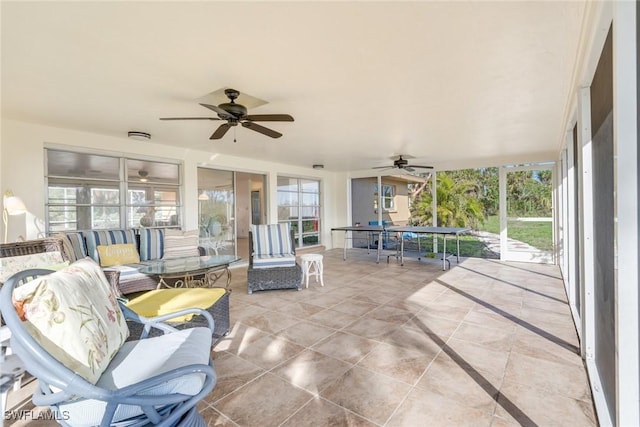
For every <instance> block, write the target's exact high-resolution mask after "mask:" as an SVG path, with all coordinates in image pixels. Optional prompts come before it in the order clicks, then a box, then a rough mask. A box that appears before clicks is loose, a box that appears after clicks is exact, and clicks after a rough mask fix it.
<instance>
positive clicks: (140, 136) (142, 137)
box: [127, 130, 151, 141]
mask: <svg viewBox="0 0 640 427" xmlns="http://www.w3.org/2000/svg"><path fill="white" fill-rule="evenodd" d="M127 136H128V137H129V138H132V139H137V140H138V141H148V140H150V139H151V134H150V133H147V132H139V131H135V130H130V131H129V133H128V134H127Z"/></svg>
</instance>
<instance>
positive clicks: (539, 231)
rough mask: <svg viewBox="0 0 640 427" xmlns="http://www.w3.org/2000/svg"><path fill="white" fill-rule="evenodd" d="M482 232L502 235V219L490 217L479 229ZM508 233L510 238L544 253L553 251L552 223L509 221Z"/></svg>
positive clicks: (494, 216)
mask: <svg viewBox="0 0 640 427" xmlns="http://www.w3.org/2000/svg"><path fill="white" fill-rule="evenodd" d="M478 229H479V230H480V231H487V232H489V233H494V234H500V218H499V217H498V216H497V215H493V216H490V217H489V218H487V220H486V221H485V222H484V224H482V225H480V227H478ZM507 230H508V231H507V233H508V235H509V237H510V238H512V239H515V240H519V241H521V242H525V243H528V244H530V245H531V246H533V247H536V248H538V249H540V250H543V251H550V250H552V249H553V244H552V242H553V229H552V223H551V222H543V221H540V222H521V221H509V222H508V223H507Z"/></svg>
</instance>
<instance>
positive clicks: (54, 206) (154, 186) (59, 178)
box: [44, 147, 184, 234]
mask: <svg viewBox="0 0 640 427" xmlns="http://www.w3.org/2000/svg"><path fill="white" fill-rule="evenodd" d="M44 151H45V153H44V163H45V168H44V169H45V176H44V178H45V179H44V181H45V206H44V207H45V230H46V233H47V234H52V233H57V232H65V231H69V232H71V231H81V230H88V229H96V230H115V229H137V228H166V227H175V228H179V227H180V226H181V223H182V217H183V206H184V204H183V196H182V195H183V171H184V165H183V162H182V161H175V160H171V159H163V158H150V157H135V156H129V155H126V154H120V153H110V152H105V151H93V150H90V151H89V150H74V149H70V148H57V147H45V148H44ZM50 152H56V153H62V155H63V156H64V153H68V155H69V156H79V157H82V156H87V158H92V157H91V156H97V158H101V157H102V158H113V159H117V169H118V170H117V178H115V177H109V178H95V177H88V176H82V174H83V173H84V172H85V171H78V173H77V174H74V172H73V171H70V173H69V174H68V175H65V174H58V175H56V174H53V173H52V174H50V169H51V168H50V164H49V162H50V158H49V154H51V153H50ZM129 161H133V162H145V163H146V164H148V165H153V164H158V167H165V168H166V167H173V166H175V167H176V168H177V171H176V176H175V177H172V178H170V180H173V181H174V182H171V181H170V180H167V179H158V180H156V181H154V180H153V178H152V177H150V178H151V179H147V176H146V175H145V176H144V177H143V176H142V175H141V179H140V181H138V182H136V181H134V179H133V178H132V177H130V176H128V173H127V164H128V162H129ZM111 172H115V171H111ZM112 175H113V173H112ZM142 178H145V180H144V181H143V180H142ZM56 187H58V188H61V189H63V192H69V191H76V193H77V192H78V188H82V187H84V188H86V189H87V194H88V195H91V193H93V192H95V191H96V190H98V189H101V188H105V189H108V190H115V191H117V192H118V202H117V203H114V204H105V203H94V202H92V201H91V200H89V202H88V203H78V202H77V199H76V200H72V203H69V199H68V198H63V199H62V200H60V201H57V202H55V201H52V197H51V191H52V189H53V188H56ZM74 188H75V190H74ZM136 190H142V191H146V192H150V193H151V194H153V195H154V197H153V200H151V202H150V203H149V204H145V207H149V208H152V209H154V210H155V209H156V208H159V210H160V211H165V212H167V211H168V212H173V213H172V214H171V216H173V219H175V221H174V222H173V223H172V222H170V221H158V220H157V219H156V220H154V222H153V223H152V225H150V226H148V227H144V226H142V225H141V224H139V222H140V220H139V219H137V218H136V219H137V220H136V221H135V222H132V221H133V218H134V217H135V214H132V213H131V212H132V209H135V208H136V207H139V204H136V203H132V202H130V192H131V191H136ZM163 191H165V192H168V193H173V192H175V201H174V203H171V202H170V201H169V203H167V202H166V201H165V202H163V201H162V200H159V201H156V197H155V196H156V194H157V193H158V192H163ZM105 207H107V208H115V209H117V212H118V214H117V216H116V219H115V220H114V222H117V224H108V225H107V226H106V227H102V226H96V227H94V225H95V224H96V221H99V220H98V219H97V218H95V217H94V216H93V212H95V209H104V208H105ZM78 208H86V209H88V213H86V212H85V213H84V218H80V215H82V213H81V212H80V211H81V209H80V210H79V209H78ZM58 209H59V210H60V211H61V212H62V216H63V218H62V219H61V220H60V221H54V220H53V218H52V216H55V211H56V210H58ZM69 211H71V212H72V213H69ZM74 216H75V218H74ZM114 216H115V215H114ZM165 216H166V215H165ZM70 217H71V218H70ZM104 220H105V219H103V221H104ZM56 224H62V226H56Z"/></svg>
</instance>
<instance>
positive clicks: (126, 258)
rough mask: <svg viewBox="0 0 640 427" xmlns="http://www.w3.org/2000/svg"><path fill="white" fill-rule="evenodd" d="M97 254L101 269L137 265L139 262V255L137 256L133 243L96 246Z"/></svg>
mask: <svg viewBox="0 0 640 427" xmlns="http://www.w3.org/2000/svg"><path fill="white" fill-rule="evenodd" d="M98 254H100V265H101V266H102V267H111V266H113V265H123V264H137V263H139V262H140V255H138V251H137V250H136V245H134V244H133V243H118V244H115V245H98Z"/></svg>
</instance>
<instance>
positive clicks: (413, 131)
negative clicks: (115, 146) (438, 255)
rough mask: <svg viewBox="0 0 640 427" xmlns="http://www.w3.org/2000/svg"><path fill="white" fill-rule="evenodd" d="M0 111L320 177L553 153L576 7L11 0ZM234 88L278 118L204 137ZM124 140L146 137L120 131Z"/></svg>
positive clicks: (6, 7) (569, 73)
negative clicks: (216, 106) (403, 159)
mask: <svg viewBox="0 0 640 427" xmlns="http://www.w3.org/2000/svg"><path fill="white" fill-rule="evenodd" d="M1 8H2V9H1V19H2V29H1V36H2V51H1V53H2V76H1V78H2V80H1V83H2V88H1V89H2V115H3V117H7V118H13V119H18V120H24V121H29V122H37V123H42V124H47V125H53V126H57V127H64V128H72V129H78V130H83V131H89V132H94V133H100V134H106V135H114V136H124V135H126V133H127V131H128V130H140V131H145V132H149V133H151V134H152V141H153V142H156V143H160V144H170V145H177V146H181V147H185V148H194V149H199V150H207V151H211V152H213V153H222V154H230V155H237V156H242V157H250V158H259V159H264V160H272V161H277V162H281V163H288V164H293V165H298V166H308V167H311V165H312V164H314V163H323V164H324V165H325V168H326V169H327V170H334V171H347V170H359V169H366V168H370V167H373V166H380V165H384V164H387V163H391V161H390V160H387V159H388V158H389V157H390V156H392V155H395V154H409V155H411V156H413V157H414V159H413V160H412V162H413V163H418V164H432V165H435V166H436V167H440V168H444V167H450V166H451V165H454V164H460V165H463V164H464V165H472V164H473V165H484V164H490V163H494V162H496V161H498V162H506V161H513V162H525V161H539V160H553V159H555V158H557V153H558V150H559V147H560V144H561V142H562V139H563V138H564V132H565V128H564V126H565V122H566V120H567V117H566V116H567V114H568V113H567V108H568V99H569V96H570V94H571V88H572V86H573V85H574V81H573V78H574V77H573V76H574V73H575V70H574V68H575V62H576V57H577V50H578V45H579V39H580V34H581V25H582V22H583V15H584V13H585V3H584V2H581V1H567V2H564V1H540V2H484V1H456V2H362V1H359V2H346V1H337V2H302V1H299V2H269V1H261V2H151V1H143V2H57V1H46V2H7V1H3V2H2V4H1ZM225 87H232V88H235V89H238V90H239V91H240V92H246V93H247V94H248V95H251V96H253V97H256V98H259V99H262V100H265V101H267V102H268V103H267V104H265V105H261V106H258V107H255V108H251V109H250V111H249V112H250V114H251V113H253V114H268V113H288V114H291V115H292V116H293V117H294V118H295V122H293V123H262V124H263V125H265V126H268V127H271V128H273V129H275V130H277V131H279V132H281V133H283V134H284V136H283V137H282V138H280V139H276V140H274V139H271V138H269V137H266V136H264V135H261V134H258V133H255V132H252V131H250V130H248V129H244V128H238V129H237V135H236V137H237V143H234V142H233V130H231V131H230V132H229V133H228V134H227V135H226V136H225V137H224V138H223V139H222V140H219V141H210V140H209V139H208V138H209V136H210V135H211V133H212V132H213V131H214V130H215V128H216V127H217V126H218V125H219V124H220V122H214V121H171V122H166V121H160V120H158V119H159V118H160V117H176V116H177V117H183V116H202V117H207V116H209V117H212V115H211V114H209V113H210V111H209V110H207V109H205V108H203V107H201V106H199V105H198V102H199V100H201V98H202V97H204V96H206V95H207V94H209V93H211V92H214V91H217V90H219V89H221V88H225ZM131 143H132V144H144V142H139V141H133V140H132V141H131Z"/></svg>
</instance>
